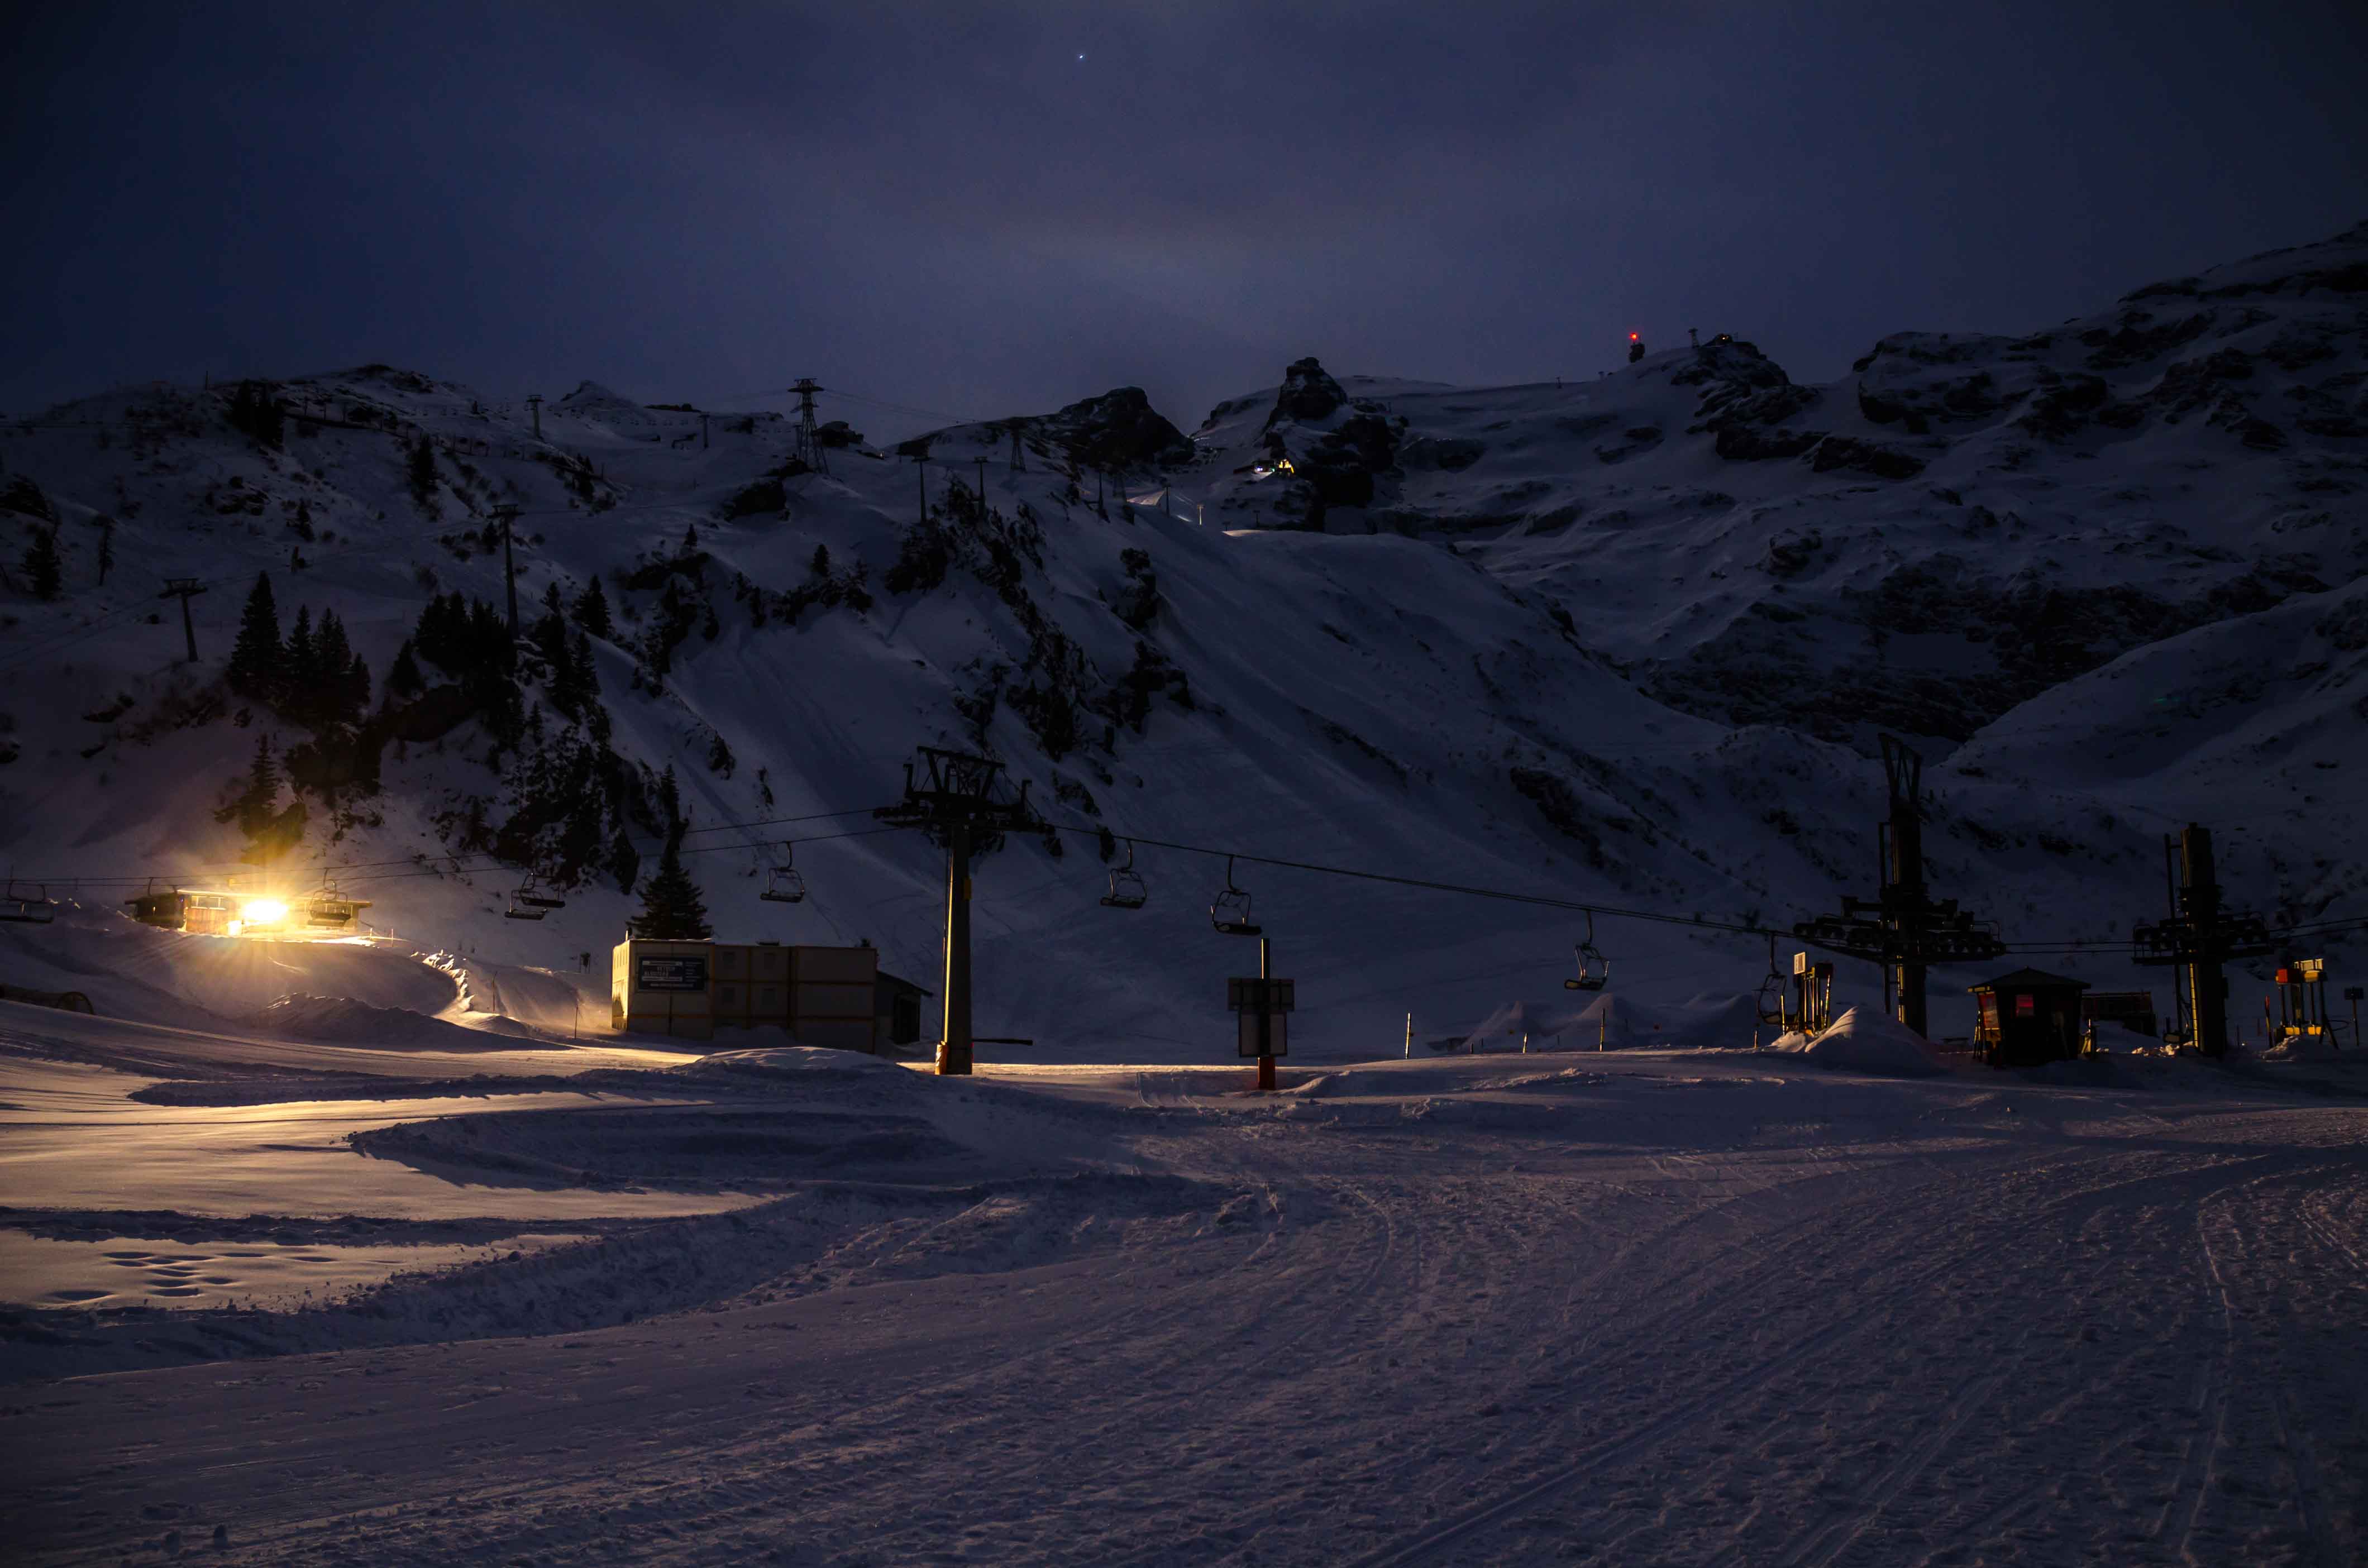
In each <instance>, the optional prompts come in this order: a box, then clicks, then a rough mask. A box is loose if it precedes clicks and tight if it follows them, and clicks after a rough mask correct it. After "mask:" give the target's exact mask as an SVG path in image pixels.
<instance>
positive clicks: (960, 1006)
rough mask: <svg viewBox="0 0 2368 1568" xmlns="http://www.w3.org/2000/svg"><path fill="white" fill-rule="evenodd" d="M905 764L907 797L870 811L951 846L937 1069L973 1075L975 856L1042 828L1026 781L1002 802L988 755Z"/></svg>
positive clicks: (936, 756)
mask: <svg viewBox="0 0 2368 1568" xmlns="http://www.w3.org/2000/svg"><path fill="white" fill-rule="evenodd" d="M920 752H921V755H920V758H919V760H918V761H917V762H916V763H915V762H908V763H906V764H905V798H904V799H903V800H901V801H897V802H896V803H895V804H894V805H892V806H882V807H880V808H879V809H877V810H876V811H874V812H872V813H871V814H872V815H873V816H875V817H878V818H879V819H880V820H881V821H882V822H884V823H890V824H894V825H895V826H898V827H917V828H921V829H923V830H925V831H926V832H927V833H928V835H929V836H930V837H931V838H934V839H936V840H938V841H939V843H941V844H943V845H944V846H946V976H945V982H946V983H945V996H946V1028H945V1038H944V1039H942V1040H939V1042H938V1071H939V1073H940V1074H959V1075H967V1074H969V1072H970V1070H971V1062H972V1056H971V1042H972V1034H971V1007H970V855H971V850H972V849H973V848H974V847H977V846H980V845H982V844H983V843H984V842H985V841H986V840H988V839H991V838H994V837H996V836H997V835H1002V834H1006V833H1016V832H1022V831H1025V830H1027V829H1029V828H1032V827H1034V826H1036V825H1037V823H1036V815H1035V813H1034V812H1031V811H1030V809H1029V806H1028V785H1027V783H1026V782H1025V781H1024V780H1023V781H1022V782H1021V784H1020V786H1019V796H1018V798H1017V799H1012V800H999V799H997V798H996V782H997V778H998V776H999V775H1000V774H1001V773H1002V772H1003V764H1001V763H999V762H991V761H989V760H988V759H987V758H985V757H983V756H966V755H965V754H963V753H962V752H955V751H944V750H940V749H939V747H936V746H923V747H921V748H920Z"/></svg>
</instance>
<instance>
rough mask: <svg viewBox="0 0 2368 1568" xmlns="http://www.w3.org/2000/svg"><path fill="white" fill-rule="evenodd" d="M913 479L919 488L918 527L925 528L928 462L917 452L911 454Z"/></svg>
mask: <svg viewBox="0 0 2368 1568" xmlns="http://www.w3.org/2000/svg"><path fill="white" fill-rule="evenodd" d="M913 477H914V479H915V480H916V481H918V482H919V483H920V487H921V518H920V526H922V527H923V528H927V527H928V522H929V460H928V459H927V458H925V457H923V456H922V455H921V454H920V453H918V452H915V453H914V454H913Z"/></svg>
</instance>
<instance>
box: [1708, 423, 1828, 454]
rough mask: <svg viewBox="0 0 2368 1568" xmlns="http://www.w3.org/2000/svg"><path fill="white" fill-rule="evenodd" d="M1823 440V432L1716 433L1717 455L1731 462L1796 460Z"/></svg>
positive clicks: (1734, 428)
mask: <svg viewBox="0 0 2368 1568" xmlns="http://www.w3.org/2000/svg"><path fill="white" fill-rule="evenodd" d="M1825 438H1826V433H1825V432H1824V431H1823V430H1757V429H1754V428H1753V427H1752V426H1748V425H1730V426H1727V427H1726V428H1725V429H1724V430H1721V431H1720V432H1719V433H1718V443H1717V452H1718V455H1719V456H1720V457H1723V458H1725V459H1726V460H1728V461H1730V462H1759V461H1765V460H1768V459H1770V458H1797V457H1799V456H1800V455H1801V454H1802V453H1803V452H1805V451H1807V450H1808V449H1810V448H1812V447H1814V446H1816V444H1817V443H1818V442H1820V441H1822V440H1824V439H1825Z"/></svg>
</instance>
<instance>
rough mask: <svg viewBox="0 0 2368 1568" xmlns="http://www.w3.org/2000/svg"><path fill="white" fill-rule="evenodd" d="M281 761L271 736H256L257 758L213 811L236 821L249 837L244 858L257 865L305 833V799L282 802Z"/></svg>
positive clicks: (276, 855) (219, 818) (223, 819)
mask: <svg viewBox="0 0 2368 1568" xmlns="http://www.w3.org/2000/svg"><path fill="white" fill-rule="evenodd" d="M279 789H280V776H279V758H277V757H275V756H272V755H271V737H270V736H269V735H268V734H261V735H257V736H256V737H255V758H254V760H253V761H252V762H250V763H249V764H248V765H247V770H246V776H245V778H243V779H242V780H240V781H239V784H238V788H237V790H235V792H233V794H232V795H231V796H230V798H229V799H227V800H225V801H223V802H222V804H221V805H220V806H218V807H216V808H215V810H214V821H216V822H218V823H223V824H229V823H236V824H238V830H239V832H241V833H242V834H244V835H245V836H246V852H245V855H244V856H242V857H241V858H243V859H245V860H247V861H250V862H252V863H255V864H258V865H262V864H268V863H269V862H270V861H272V860H274V859H276V858H279V856H281V855H284V854H286V853H287V852H288V851H289V850H290V849H291V848H293V847H295V846H296V843H297V841H298V840H300V839H302V837H303V836H304V823H305V819H306V816H307V814H308V813H307V812H305V810H304V802H303V801H289V802H288V804H287V805H286V806H285V807H282V806H280V804H279Z"/></svg>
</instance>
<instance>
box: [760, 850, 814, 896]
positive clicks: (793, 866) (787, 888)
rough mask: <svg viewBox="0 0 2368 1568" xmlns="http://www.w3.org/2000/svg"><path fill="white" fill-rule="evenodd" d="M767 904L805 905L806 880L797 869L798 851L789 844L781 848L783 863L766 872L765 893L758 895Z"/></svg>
mask: <svg viewBox="0 0 2368 1568" xmlns="http://www.w3.org/2000/svg"><path fill="white" fill-rule="evenodd" d="M757 897H758V898H760V899H762V900H763V901H764V902H765V903H804V902H805V901H806V880H805V878H804V877H803V875H802V874H800V872H799V870H798V867H797V851H796V849H795V847H794V846H791V845H789V844H784V845H782V846H781V863H780V865H778V866H770V867H768V868H766V870H765V891H764V892H760V893H758V894H757Z"/></svg>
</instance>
